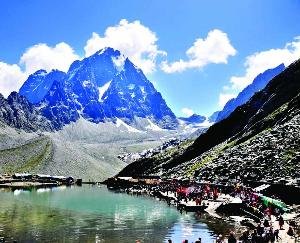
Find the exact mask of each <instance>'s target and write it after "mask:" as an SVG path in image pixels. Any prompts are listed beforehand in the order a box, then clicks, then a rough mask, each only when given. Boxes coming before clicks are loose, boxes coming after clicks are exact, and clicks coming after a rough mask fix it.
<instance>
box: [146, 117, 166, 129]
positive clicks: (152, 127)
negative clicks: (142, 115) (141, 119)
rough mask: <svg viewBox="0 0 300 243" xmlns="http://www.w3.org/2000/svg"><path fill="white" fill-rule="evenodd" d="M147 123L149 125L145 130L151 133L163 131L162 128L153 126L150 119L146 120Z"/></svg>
mask: <svg viewBox="0 0 300 243" xmlns="http://www.w3.org/2000/svg"><path fill="white" fill-rule="evenodd" d="M147 121H148V122H149V125H148V126H146V129H149V130H152V131H163V129H162V128H160V127H159V126H157V125H156V124H154V123H153V122H152V121H151V120H150V119H147Z"/></svg>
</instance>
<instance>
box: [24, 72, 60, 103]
mask: <svg viewBox="0 0 300 243" xmlns="http://www.w3.org/2000/svg"><path fill="white" fill-rule="evenodd" d="M65 78H66V74H65V73H64V72H61V71H58V70H52V71H51V72H50V73H47V71H46V70H43V69H41V70H38V71H36V72H35V73H33V74H31V75H29V77H28V79H27V80H26V82H25V83H24V84H23V85H22V87H21V88H20V90H19V94H20V95H23V96H25V97H26V98H27V99H28V100H29V102H31V103H33V104H37V103H39V102H40V101H41V100H42V99H43V98H44V97H45V95H46V94H47V93H48V92H49V90H50V88H51V87H52V85H53V82H55V81H56V80H64V79H65Z"/></svg>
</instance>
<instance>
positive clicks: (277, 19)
mask: <svg viewBox="0 0 300 243" xmlns="http://www.w3.org/2000/svg"><path fill="white" fill-rule="evenodd" d="M0 11H1V14H0V92H1V93H4V94H6V95H7V94H8V92H10V91H12V90H14V89H18V88H19V86H20V85H21V84H22V82H23V81H24V79H25V78H26V75H28V74H29V73H30V72H32V71H34V70H35V69H36V68H40V67H44V66H45V68H46V69H47V68H53V67H54V68H60V67H61V69H66V67H67V66H68V65H69V62H71V61H72V60H73V59H76V58H82V57H84V56H85V55H87V54H88V53H92V52H93V50H96V48H97V47H100V46H103V45H109V44H108V43H113V45H115V46H117V47H119V46H120V48H121V49H122V48H123V49H124V50H125V52H126V53H125V54H126V55H128V56H129V57H132V59H133V60H134V61H135V62H136V64H137V65H138V66H140V67H142V68H143V70H144V69H145V70H144V71H145V72H146V73H147V74H146V75H147V77H148V78H149V79H150V80H151V81H153V83H154V84H155V86H156V87H157V89H158V90H159V91H160V92H161V93H162V94H163V97H164V98H165V99H166V101H167V103H168V105H169V106H170V107H171V109H172V110H173V111H174V112H175V113H176V115H178V116H182V115H188V114H190V113H192V112H196V113H199V114H204V115H209V114H211V113H212V112H213V111H216V110H218V109H220V108H221V107H222V104H224V102H225V101H226V100H227V99H229V98H230V97H233V96H234V95H236V94H237V93H238V92H239V91H240V90H241V89H242V88H243V87H245V86H246V85H247V84H249V83H251V81H252V79H253V77H255V75H257V74H258V73H260V72H262V71H263V70H265V69H267V68H271V67H275V66H276V65H278V64H279V63H282V62H284V63H285V64H287V65H288V64H289V63H290V62H291V61H293V60H295V59H297V58H299V57H300V44H299V43H300V39H297V37H298V36H300V25H299V23H300V14H299V13H300V1H299V0H281V1H280V0H264V1H261V0H243V1H237V0H235V1H233V0H227V1H219V0H210V1H199V0H198V1H194V0H188V1H182V0H174V1H169V0H165V1H159V0H157V1H155V0H152V1H147V2H146V1H138V0H127V1H122V0H119V1H113V0H107V1H104V0H102V1H96V0H85V1H81V0H68V1H65V0H51V1H50V0H49V1H46V0H44V1H33V0H27V1H23V0H18V1H17V0H7V1H5V0H3V1H1V2H0ZM122 19H123V22H120V21H121V20H122ZM108 28H112V29H111V32H110V33H106V32H107V29H108ZM126 31H129V32H130V33H129V34H128V35H127V32H126ZM93 33H95V34H94V36H92V35H93ZM128 36H129V37H130V36H131V37H130V38H132V39H130V38H129V37H128ZM114 37H119V38H115V39H117V40H113V41H112V38H114ZM127 37H128V38H127ZM126 38H127V39H126ZM88 40H90V42H89V45H88ZM122 41H125V42H126V43H125V44H124V43H122ZM62 42H63V43H64V45H59V43H62ZM42 43H44V45H41V44H42ZM132 43H133V46H132V45H131V44H132ZM39 44H40V45H39ZM143 44H144V45H145V46H143ZM37 45H38V46H37ZM57 45H58V46H57ZM128 45H130V48H127V46H128ZM135 47H136V50H135V49H134V48H135ZM126 50H127V51H126ZM188 50H189V51H188ZM206 50H207V51H206ZM180 59H181V60H182V61H181V63H180V62H179V60H180ZM163 63H165V68H163ZM174 63H175V64H174ZM43 65H44V66H43ZM172 65H173V66H172Z"/></svg>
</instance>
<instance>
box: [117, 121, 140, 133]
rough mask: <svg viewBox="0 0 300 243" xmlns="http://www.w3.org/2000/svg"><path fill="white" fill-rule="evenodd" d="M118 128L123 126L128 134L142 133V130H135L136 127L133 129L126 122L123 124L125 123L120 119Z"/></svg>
mask: <svg viewBox="0 0 300 243" xmlns="http://www.w3.org/2000/svg"><path fill="white" fill-rule="evenodd" d="M116 126H117V127H121V126H123V127H125V128H126V129H127V130H128V132H139V133H141V132H142V131H140V130H138V129H136V128H134V127H131V126H129V125H127V124H126V123H125V122H123V121H122V120H121V119H119V118H117V121H116Z"/></svg>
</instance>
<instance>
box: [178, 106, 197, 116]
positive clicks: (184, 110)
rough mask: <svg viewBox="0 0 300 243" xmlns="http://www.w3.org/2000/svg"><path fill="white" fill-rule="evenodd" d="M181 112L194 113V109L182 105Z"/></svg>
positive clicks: (188, 114) (189, 114)
mask: <svg viewBox="0 0 300 243" xmlns="http://www.w3.org/2000/svg"><path fill="white" fill-rule="evenodd" d="M181 112H182V114H184V115H185V116H191V115H193V114H194V111H193V110H192V109H190V108H187V107H184V108H182V109H181Z"/></svg>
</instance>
